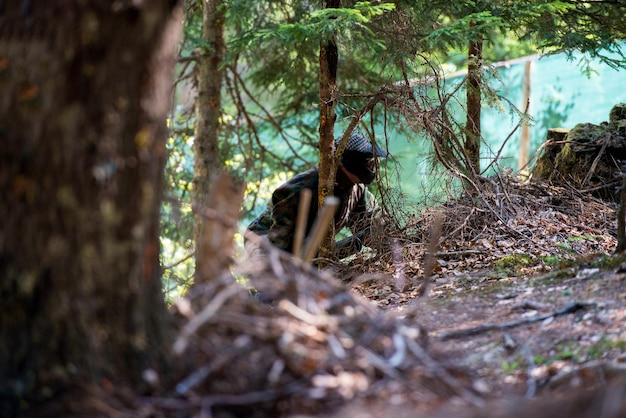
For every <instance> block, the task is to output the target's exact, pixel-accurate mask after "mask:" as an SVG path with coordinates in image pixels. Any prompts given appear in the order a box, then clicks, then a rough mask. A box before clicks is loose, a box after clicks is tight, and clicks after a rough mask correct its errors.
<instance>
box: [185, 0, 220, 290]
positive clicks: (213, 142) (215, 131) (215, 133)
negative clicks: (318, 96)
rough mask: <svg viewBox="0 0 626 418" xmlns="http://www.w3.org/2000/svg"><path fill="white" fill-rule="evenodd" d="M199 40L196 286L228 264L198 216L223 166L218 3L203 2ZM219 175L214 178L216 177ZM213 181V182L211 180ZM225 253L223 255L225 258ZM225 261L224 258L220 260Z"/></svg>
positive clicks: (196, 142) (195, 234)
mask: <svg viewBox="0 0 626 418" xmlns="http://www.w3.org/2000/svg"><path fill="white" fill-rule="evenodd" d="M202 38H203V40H204V41H205V42H206V46H207V47H206V49H205V50H204V51H203V52H202V55H201V58H200V59H199V60H198V63H197V65H198V97H197V98H196V127H195V140H194V145H193V151H194V179H193V186H194V187H193V190H192V199H193V202H194V208H195V216H194V240H195V243H196V244H195V259H196V274H195V281H196V283H202V282H205V281H207V280H210V279H211V277H214V276H215V275H216V274H218V272H219V270H222V269H224V268H226V266H227V263H224V262H222V261H219V260H218V258H219V254H215V253H214V249H215V248H212V246H211V244H210V242H208V241H209V240H211V239H212V238H211V236H210V235H209V234H208V233H207V232H210V231H207V225H206V219H205V216H203V215H202V214H201V212H202V211H203V209H204V208H206V207H207V203H208V198H209V195H210V194H211V185H212V184H216V183H214V182H212V180H211V176H210V174H211V170H213V172H215V171H217V168H218V167H223V164H222V162H221V160H220V155H219V143H218V142H219V130H220V117H221V114H222V113H221V112H222V108H221V104H222V96H221V87H222V69H221V68H220V65H221V64H222V60H223V59H224V7H223V4H222V1H221V0H207V1H204V2H202ZM217 177H219V176H216V178H217ZM214 180H215V179H214ZM225 254H226V251H224V252H223V254H222V255H225ZM222 258H224V257H222Z"/></svg>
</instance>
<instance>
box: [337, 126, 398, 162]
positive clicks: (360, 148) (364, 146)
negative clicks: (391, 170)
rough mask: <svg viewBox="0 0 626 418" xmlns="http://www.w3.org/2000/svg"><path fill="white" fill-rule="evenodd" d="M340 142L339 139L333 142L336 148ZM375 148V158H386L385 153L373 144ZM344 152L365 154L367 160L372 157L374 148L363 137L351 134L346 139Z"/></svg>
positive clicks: (356, 133) (354, 133) (358, 134)
mask: <svg viewBox="0 0 626 418" xmlns="http://www.w3.org/2000/svg"><path fill="white" fill-rule="evenodd" d="M340 142H341V138H337V139H336V140H335V145H336V146H338V145H339V143H340ZM374 145H375V147H376V157H386V156H387V151H385V150H384V149H382V148H381V147H379V146H378V144H374ZM344 151H354V152H359V153H361V154H365V156H367V157H368V158H372V157H374V148H372V142H371V141H369V140H367V139H366V138H365V137H364V136H363V135H361V134H360V133H358V132H353V133H352V134H351V135H350V137H349V138H348V142H347V144H346V148H345V149H344Z"/></svg>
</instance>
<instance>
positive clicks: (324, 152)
mask: <svg viewBox="0 0 626 418" xmlns="http://www.w3.org/2000/svg"><path fill="white" fill-rule="evenodd" d="M340 4H341V1H340V0H326V8H328V9H331V8H338V7H339V5H340ZM338 61H339V53H338V50H337V45H336V44H335V41H334V40H333V39H330V40H329V41H328V42H326V43H325V44H322V45H321V46H320V84H319V94H320V128H319V131H320V147H319V148H320V161H319V186H318V187H319V189H318V205H319V206H320V207H321V206H322V205H323V203H324V199H325V198H326V196H332V195H333V192H334V187H335V173H336V171H337V162H336V161H335V104H336V92H337V65H338ZM334 247H335V224H334V222H331V223H330V225H329V227H328V232H327V234H326V237H325V239H324V240H323V241H322V244H321V246H320V252H319V254H320V256H321V257H329V256H331V255H332V253H333V250H334Z"/></svg>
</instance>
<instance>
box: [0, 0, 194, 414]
mask: <svg viewBox="0 0 626 418" xmlns="http://www.w3.org/2000/svg"><path fill="white" fill-rule="evenodd" d="M176 3H177V2H176V1H166V0H147V1H143V2H126V1H118V2H110V1H99V0H82V1H79V0H64V1H37V2H32V1H16V0H14V1H11V0H9V1H5V2H1V3H0V90H1V91H2V95H0V143H1V144H2V145H1V146H0V195H1V196H2V204H1V205H0V411H1V412H0V416H14V415H16V414H17V413H18V412H20V411H21V410H22V409H23V408H24V407H26V408H31V407H33V405H34V404H35V403H36V402H39V401H45V400H46V399H49V398H51V397H54V396H56V394H57V392H59V391H61V390H62V389H63V388H64V387H67V386H68V385H70V384H71V383H72V382H76V381H81V382H92V383H96V384H97V383H102V382H111V383H113V385H124V384H129V385H131V384H132V385H133V386H134V387H135V388H139V387H140V385H141V382H142V381H141V375H142V372H143V371H144V370H145V369H146V368H156V369H157V370H159V368H160V366H161V365H162V364H163V363H162V360H163V352H162V350H163V349H167V346H168V345H169V344H167V341H168V327H167V323H166V318H167V316H166V314H167V311H166V309H165V306H164V303H163V298H162V293H161V283H160V271H159V262H158V256H159V241H158V223H159V209H160V199H161V184H162V170H163V165H164V161H165V138H166V137H167V130H166V126H165V116H166V112H167V109H168V99H169V93H170V87H171V72H172V69H173V63H174V61H173V60H174V57H175V46H176V42H177V36H178V32H179V29H180V28H179V25H180V22H181V21H182V18H181V16H180V14H179V13H177V12H176V11H177V10H179V9H178V8H177V7H176ZM174 17H175V18H174Z"/></svg>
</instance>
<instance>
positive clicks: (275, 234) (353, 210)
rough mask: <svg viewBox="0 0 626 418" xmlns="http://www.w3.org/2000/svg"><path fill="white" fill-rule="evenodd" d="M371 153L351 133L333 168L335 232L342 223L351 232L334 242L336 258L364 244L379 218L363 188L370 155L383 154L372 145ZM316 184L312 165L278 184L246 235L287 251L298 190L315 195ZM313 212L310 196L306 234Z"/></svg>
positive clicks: (371, 172)
mask: <svg viewBox="0 0 626 418" xmlns="http://www.w3.org/2000/svg"><path fill="white" fill-rule="evenodd" d="M375 154H376V155H374V149H373V148H372V144H371V142H370V141H368V140H367V139H365V138H364V137H363V136H362V135H360V134H358V133H353V134H352V135H351V136H350V137H349V138H348V142H347V145H346V148H345V150H344V152H343V154H342V158H341V162H340V164H339V168H338V170H337V176H336V180H335V187H334V193H333V194H334V196H336V197H338V198H339V206H338V208H337V211H336V212H335V231H336V232H339V231H340V230H341V229H342V228H343V227H344V226H345V227H348V228H349V229H350V231H351V232H352V234H353V235H352V237H349V238H347V239H345V240H342V241H340V242H338V243H337V256H338V257H339V258H343V257H346V256H348V255H350V254H351V253H354V252H357V251H359V250H360V249H361V246H362V244H365V245H368V243H369V238H370V235H371V227H372V222H373V221H374V220H379V219H380V216H381V210H380V208H379V207H378V204H377V202H376V199H375V198H374V195H373V194H372V193H371V192H370V191H369V190H367V185H368V184H370V183H372V181H373V180H374V178H375V177H376V171H375V170H376V163H375V160H374V158H375V157H385V156H386V155H387V153H386V152H385V151H384V150H383V149H381V148H380V147H379V146H378V145H376V149H375ZM318 183H319V173H318V168H317V167H315V168H312V169H310V170H307V171H305V172H303V173H300V174H298V175H296V176H295V177H293V178H291V179H290V180H288V181H287V182H286V183H284V184H283V185H281V186H280V187H278V188H277V189H276V190H275V191H274V192H273V193H272V199H271V201H270V202H269V203H268V205H267V208H266V209H265V211H264V212H263V213H262V214H261V215H260V216H259V217H258V218H257V219H255V220H254V221H253V222H252V223H251V224H250V225H249V226H248V230H247V231H246V234H249V233H250V231H251V232H254V233H256V234H257V235H260V236H266V237H267V239H268V240H269V242H271V243H272V244H273V245H275V246H276V247H278V248H280V249H282V250H285V251H288V252H291V251H292V249H293V241H294V235H295V229H296V218H297V215H298V207H299V201H300V192H301V191H302V189H305V188H306V189H309V190H311V192H312V194H313V196H316V195H317V190H318ZM317 212H318V206H317V199H311V205H310V208H309V217H308V220H307V224H306V235H307V236H308V235H309V232H310V230H311V227H312V225H313V223H314V221H315V218H316V217H317Z"/></svg>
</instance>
